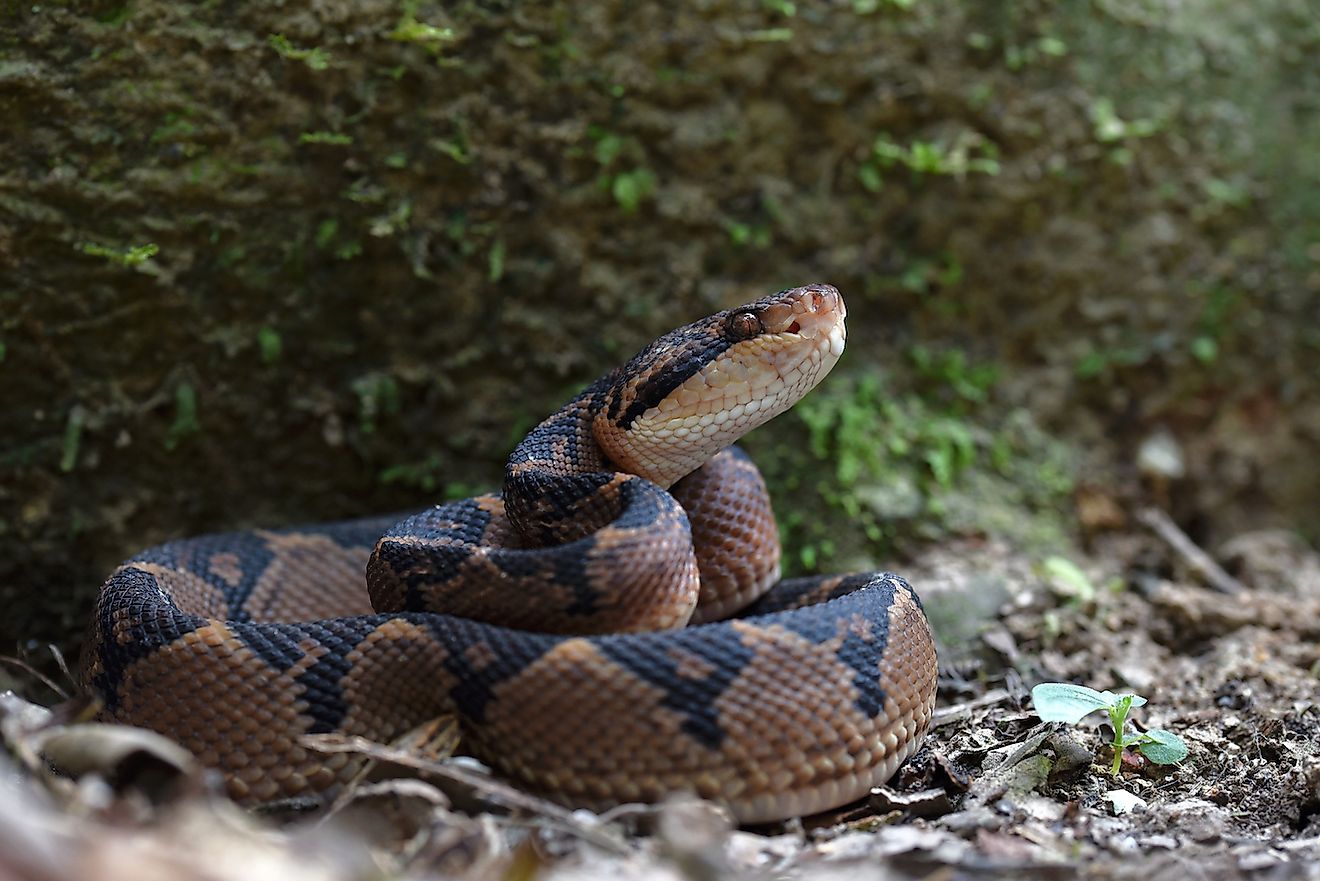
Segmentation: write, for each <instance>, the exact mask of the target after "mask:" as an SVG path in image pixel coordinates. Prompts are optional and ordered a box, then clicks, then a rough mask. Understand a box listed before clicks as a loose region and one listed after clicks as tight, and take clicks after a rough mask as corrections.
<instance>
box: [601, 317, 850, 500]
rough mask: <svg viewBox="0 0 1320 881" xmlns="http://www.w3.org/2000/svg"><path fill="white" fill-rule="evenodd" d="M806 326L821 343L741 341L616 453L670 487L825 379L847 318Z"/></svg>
mask: <svg viewBox="0 0 1320 881" xmlns="http://www.w3.org/2000/svg"><path fill="white" fill-rule="evenodd" d="M803 330H804V333H803V334H800V335H799V336H802V337H803V338H805V339H807V340H814V342H815V344H814V345H810V346H804V345H802V344H801V343H798V344H796V345H789V346H785V345H783V343H784V339H783V336H784V335H782V334H774V335H769V336H765V337H757V338H756V339H753V340H748V341H747V342H746V343H740V344H739V345H737V346H734V347H733V348H732V349H730V350H729V351H728V352H727V353H725V357H723V358H721V359H720V360H719V361H717V362H716V363H715V364H712V365H711V366H710V367H707V368H706V369H705V370H703V371H702V372H701V373H698V374H696V375H694V376H693V377H692V378H690V379H689V380H688V381H687V382H685V383H683V385H681V386H679V387H678V388H677V389H675V390H674V392H673V393H671V394H670V395H669V396H668V397H667V398H666V399H665V400H664V401H662V402H661V403H660V404H659V405H658V406H656V407H652V408H651V409H650V410H647V411H646V412H645V413H643V414H642V415H641V416H640V417H639V418H638V419H637V420H636V421H635V422H634V423H633V425H632V428H631V430H630V431H629V432H628V435H627V439H626V440H624V444H625V445H626V451H623V450H620V451H617V452H626V458H627V459H628V461H629V463H630V464H631V465H632V466H633V467H634V468H635V469H636V470H637V472H638V473H640V474H643V475H645V476H646V477H647V478H649V479H650V480H653V481H655V482H656V483H658V484H660V485H661V486H664V487H668V486H671V485H672V484H673V483H674V482H675V481H677V480H678V479H679V478H681V477H683V476H685V475H687V474H689V473H691V472H692V471H693V470H695V469H696V468H698V467H700V466H701V465H703V464H704V463H705V462H706V461H707V460H709V459H710V457H711V456H713V455H715V453H717V452H719V451H720V450H722V449H724V448H725V447H727V446H729V445H730V444H732V443H734V442H735V441H737V440H738V438H740V437H742V436H743V435H744V434H746V433H747V432H749V431H751V430H752V429H753V428H756V427H757V426H759V425H762V424H764V423H766V422H768V421H769V420H771V419H773V418H774V417H775V416H778V415H779V414H780V413H783V412H784V411H785V410H787V409H788V408H790V407H792V406H793V405H794V404H796V403H797V402H798V401H799V400H800V399H801V398H802V396H803V395H805V394H806V393H807V392H809V391H811V389H812V388H814V387H815V386H816V384H817V383H819V382H820V381H821V380H822V379H824V378H825V376H826V374H828V373H829V372H830V369H831V368H833V367H834V365H835V363H837V362H838V360H839V356H840V355H842V354H843V347H844V340H845V331H844V326H843V323H842V321H841V320H835V321H832V322H828V323H827V322H819V323H817V326H815V327H804V328H803ZM808 334H810V335H809V336H808ZM680 414H681V415H680Z"/></svg>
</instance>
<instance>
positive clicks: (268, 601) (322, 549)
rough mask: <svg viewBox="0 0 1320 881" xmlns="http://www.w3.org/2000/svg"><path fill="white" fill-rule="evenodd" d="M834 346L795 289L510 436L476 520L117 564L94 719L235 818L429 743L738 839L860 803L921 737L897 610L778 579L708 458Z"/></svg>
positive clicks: (396, 525) (641, 355)
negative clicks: (204, 778) (224, 802)
mask: <svg viewBox="0 0 1320 881" xmlns="http://www.w3.org/2000/svg"><path fill="white" fill-rule="evenodd" d="M845 317H846V308H845V306H844V302H843V297H842V296H841V295H840V293H839V291H838V290H837V289H836V288H834V287H833V286H830V285H825V284H812V285H806V286H802V287H797V288H792V289H788V290H783V291H779V292H777V293H774V294H770V295H768V296H763V297H761V298H759V299H756V300H754V301H752V302H750V303H747V304H745V305H741V306H738V307H736V308H732V309H726V310H723V311H720V312H717V313H715V314H713V315H711V316H709V317H706V318H703V319H701V320H698V321H695V322H693V323H690V324H687V325H685V326H683V327H680V328H678V329H676V330H673V331H671V332H669V333H666V334H664V335H662V336H660V337H659V338H657V339H656V340H655V341H654V342H652V343H651V344H650V345H648V346H646V347H645V348H643V349H642V350H641V351H640V352H638V353H637V354H636V355H635V356H634V357H633V358H631V359H630V360H629V361H628V362H627V363H626V364H624V365H623V366H621V367H618V368H616V369H614V370H612V371H611V372H609V373H608V374H606V375H605V376H603V377H602V378H600V379H599V380H597V381H596V382H594V383H592V384H590V385H589V386H587V387H586V388H585V389H584V390H583V391H582V392H581V393H580V394H578V395H577V396H576V397H574V398H573V399H572V400H571V401H569V402H568V403H567V404H566V405H564V406H563V407H561V408H560V409H559V410H557V411H555V412H554V413H552V414H551V415H550V416H548V417H547V418H546V419H545V420H544V421H542V422H541V423H540V424H539V425H537V426H536V427H535V428H533V429H532V430H531V431H530V432H529V433H528V434H527V435H526V436H525V437H524V439H523V440H522V441H521V442H520V443H518V444H517V445H516V447H515V449H514V450H513V452H512V454H511V455H510V456H509V458H508V460H507V463H506V465H505V469H504V480H503V486H502V490H501V491H499V492H494V493H489V494H486V495H481V496H476V497H473V498H468V499H463V500H460V501H454V502H448V503H444V504H439V505H435V506H433V507H430V508H427V509H425V510H423V511H420V512H417V513H413V514H411V515H409V516H406V517H403V518H402V519H400V518H399V517H374V518H367V519H360V520H352V521H342V522H333V523H325V524H318V525H313V526H303V527H294V528H279V529H264V530H263V529H253V530H248V531H240V532H231V533H226V534H216V535H203V536H199V537H191V538H184V539H180V540H175V541H170V542H167V543H165V544H161V545H159V546H156V547H153V548H150V549H147V550H144V551H142V552H140V553H138V554H136V555H135V556H133V557H132V558H131V559H129V560H128V561H127V562H125V563H123V564H121V565H120V566H119V567H118V568H117V569H116V570H115V571H114V572H113V573H112V574H111V575H110V577H109V578H108V579H107V580H106V581H105V583H104V584H103V585H102V587H101V589H100V592H99V594H98V597H97V601H96V607H95V611H94V613H93V615H92V621H91V625H90V628H89V634H88V637H87V639H86V641H85V643H84V649H83V653H82V667H81V674H82V680H83V683H84V685H85V687H86V689H87V690H88V692H90V693H91V694H92V695H94V696H95V697H96V698H97V699H98V701H99V705H100V710H99V713H100V717H101V718H102V719H104V720H105V721H109V722H115V723H121V724H127V725H134V726H139V727H143V728H147V729H150V730H153V731H156V732H159V733H160V734H163V735H165V736H167V737H169V738H172V739H174V740H175V741H177V742H179V743H180V744H182V745H183V746H185V747H186V748H188V749H189V750H191V751H192V753H193V754H194V755H195V756H196V757H197V758H198V760H199V761H200V762H201V764H202V765H204V766H206V767H212V768H216V769H218V770H219V771H220V772H221V773H222V775H223V778H224V781H225V787H226V790H227V792H228V794H229V795H230V796H231V797H232V798H234V799H235V800H237V801H239V802H240V803H245V804H257V803H262V802H271V801H277V800H282V799H296V798H312V799H329V798H332V797H334V796H336V795H337V794H341V793H343V792H344V791H345V788H346V787H347V786H348V785H349V784H350V782H351V781H352V780H353V779H354V777H355V775H357V774H358V773H359V772H360V771H361V769H362V767H363V764H364V762H365V761H366V759H365V758H364V757H363V756H361V755H353V754H350V753H344V752H333V753H327V752H325V751H318V750H316V749H315V748H314V745H313V744H309V740H308V738H307V735H315V734H341V735H345V736H353V737H362V738H367V739H369V740H372V741H376V742H383V743H390V742H394V741H396V739H398V738H400V737H402V736H403V735H405V734H407V733H408V732H410V731H414V730H416V729H418V728H419V726H424V725H426V724H427V723H428V722H432V721H434V720H438V719H446V718H447V719H454V720H457V724H458V727H459V730H460V731H461V743H462V751H463V752H464V753H466V754H469V755H471V756H473V757H475V758H476V759H477V760H479V761H481V762H483V763H484V764H486V765H487V766H489V767H490V768H491V769H492V770H493V771H494V773H496V774H497V775H499V776H500V777H502V778H504V779H507V780H508V781H510V782H511V783H513V784H515V785H516V786H518V787H520V788H522V789H523V790H524V791H527V792H530V793H534V794H537V795H540V796H543V797H546V798H548V799H550V800H552V801H554V802H558V803H561V804H564V805H567V806H570V807H575V808H576V807H584V808H589V809H596V810H603V809H605V808H607V807H609V806H612V805H618V804H624V803H632V802H641V803H654V802H658V801H661V800H663V799H665V798H666V797H668V796H671V795H673V794H676V793H688V794H691V795H695V796H697V797H700V798H704V799H708V800H711V801H714V802H717V803H720V804H722V805H724V806H725V807H726V808H727V809H728V810H729V811H730V812H731V813H732V815H733V816H734V817H735V818H736V819H737V820H738V821H739V822H741V823H748V824H755V823H761V822H768V821H774V820H782V819H786V818H791V817H795V816H803V815H809V814H814V813H818V812H821V811H824V810H827V809H830V808H834V807H838V806H841V805H844V804H847V803H849V802H852V801H855V800H857V799H859V798H861V797H863V796H865V795H866V794H867V793H868V791H869V790H870V788H872V787H874V786H876V785H879V784H881V783H883V782H885V781H886V780H888V778H889V777H890V776H892V774H893V773H894V772H895V770H896V769H897V768H898V766H899V765H900V764H902V763H903V762H904V761H905V760H906V759H907V758H908V757H909V756H911V755H912V754H913V752H914V751H915V750H916V749H917V748H918V746H919V745H920V743H921V742H922V739H923V736H924V735H925V733H926V732H927V730H928V729H929V727H930V722H931V718H932V714H933V711H934V704H935V692H936V681H937V658H936V650H935V643H934V639H933V637H932V633H931V630H930V627H929V624H928V622H927V619H926V617H925V614H924V612H923V609H922V605H921V600H920V599H919V597H918V596H917V594H916V592H915V591H914V590H913V588H912V587H911V586H910V585H909V584H908V583H907V582H906V581H905V580H903V579H902V578H901V577H899V576H897V575H894V574H892V573H888V572H873V573H857V574H852V575H828V576H819V575H818V576H806V577H798V578H788V579H781V578H780V570H781V553H782V552H781V549H780V546H779V533H778V529H777V527H776V520H775V515H774V511H773V509H772V507H771V504H770V498H769V495H768V491H767V488H766V484H765V481H764V479H763V477H762V476H761V474H760V472H759V471H758V470H757V468H756V466H755V464H754V463H753V462H752V461H751V459H750V457H749V456H748V455H747V454H746V453H745V452H744V451H743V450H741V448H739V447H738V446H737V444H736V441H737V440H738V439H739V438H740V437H741V436H742V435H743V434H745V433H746V432H748V431H750V430H751V429H753V428H756V427H757V426H759V425H762V424H764V423H765V422H767V421H768V420H769V419H771V418H773V417H774V416H776V415H778V414H780V413H782V412H784V411H786V410H788V409H789V408H790V407H791V406H792V405H793V404H794V403H796V402H797V401H798V400H799V399H800V398H802V396H803V395H805V394H806V393H807V392H808V391H810V390H811V389H812V388H813V387H815V386H816V385H817V383H819V382H820V380H821V379H822V378H823V377H824V376H825V375H826V374H827V373H828V372H829V371H830V369H831V368H832V367H833V366H834V364H835V363H836V362H837V361H838V359H839V356H840V355H841V354H842V353H843V349H844V342H845V339H846V332H845ZM876 442H877V443H879V442H881V439H879V438H877V439H876Z"/></svg>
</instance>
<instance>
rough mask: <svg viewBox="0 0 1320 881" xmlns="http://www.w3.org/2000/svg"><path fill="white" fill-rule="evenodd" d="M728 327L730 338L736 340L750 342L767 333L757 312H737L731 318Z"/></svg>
mask: <svg viewBox="0 0 1320 881" xmlns="http://www.w3.org/2000/svg"><path fill="white" fill-rule="evenodd" d="M726 326H727V327H728V330H729V336H731V337H733V338H734V339H735V340H749V339H751V338H752V337H754V336H756V335H757V334H759V333H762V332H764V331H765V328H764V327H763V326H762V325H761V319H759V318H757V317H756V313H755V312H735V313H733V314H732V315H730V316H729V319H728V322H727V323H726Z"/></svg>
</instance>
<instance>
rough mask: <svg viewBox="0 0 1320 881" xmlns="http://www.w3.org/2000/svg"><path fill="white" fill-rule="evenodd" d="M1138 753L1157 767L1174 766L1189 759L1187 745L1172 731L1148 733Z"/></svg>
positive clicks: (1139, 746) (1138, 748)
mask: <svg viewBox="0 0 1320 881" xmlns="http://www.w3.org/2000/svg"><path fill="white" fill-rule="evenodd" d="M1137 751H1138V752H1140V753H1141V754H1142V755H1143V756H1145V757H1146V758H1148V759H1150V760H1151V761H1152V762H1154V763H1155V764H1157V765H1173V764H1177V763H1178V762H1181V761H1182V760H1183V759H1185V758H1187V744H1186V743H1185V742H1184V741H1183V739H1182V738H1181V737H1179V736H1178V735H1176V734H1174V733H1173V732H1172V731H1164V730H1162V729H1159V728H1156V729H1155V730H1153V731H1147V732H1146V735H1145V740H1144V741H1143V742H1142V743H1140V744H1138V745H1137Z"/></svg>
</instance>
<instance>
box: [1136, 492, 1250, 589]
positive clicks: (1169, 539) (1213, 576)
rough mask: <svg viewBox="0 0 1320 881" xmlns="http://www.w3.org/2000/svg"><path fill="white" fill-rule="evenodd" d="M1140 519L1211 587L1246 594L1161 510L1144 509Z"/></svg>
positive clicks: (1240, 583)
mask: <svg viewBox="0 0 1320 881" xmlns="http://www.w3.org/2000/svg"><path fill="white" fill-rule="evenodd" d="M1137 519H1138V520H1140V521H1141V522H1142V523H1143V524H1144V525H1145V526H1146V527H1148V528H1149V529H1150V530H1151V532H1154V533H1155V534H1156V535H1157V536H1159V537H1160V538H1161V539H1163V540H1164V541H1165V542H1166V543H1167V544H1168V545H1169V547H1171V548H1173V550H1174V551H1175V552H1177V554H1178V555H1179V556H1180V557H1182V558H1183V560H1184V561H1185V562H1186V563H1187V565H1188V566H1191V567H1192V568H1193V569H1194V570H1196V571H1197V572H1198V573H1200V575H1201V577H1202V578H1204V579H1205V580H1206V583H1207V584H1208V585H1209V586H1210V587H1212V588H1214V589H1215V590H1217V591H1219V592H1220V593H1227V594H1239V593H1244V592H1245V591H1246V589H1247V588H1246V585H1244V584H1243V583H1242V582H1240V581H1238V580H1237V579H1236V578H1234V577H1233V576H1232V575H1229V574H1228V573H1227V572H1225V571H1224V568H1223V567H1222V566H1220V565H1219V564H1218V563H1216V562H1215V561H1214V560H1213V559H1212V558H1211V557H1210V555H1209V554H1207V553H1206V552H1205V551H1203V550H1201V549H1200V548H1199V547H1197V546H1196V543H1195V542H1193V541H1192V540H1191V539H1190V538H1188V537H1187V533H1185V532H1183V531H1182V530H1181V529H1179V528H1178V524H1177V523H1174V522H1173V519H1172V518H1170V517H1169V515H1168V514H1166V513H1164V512H1163V511H1161V510H1160V509H1159V508H1143V509H1141V510H1140V511H1138V512H1137Z"/></svg>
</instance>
